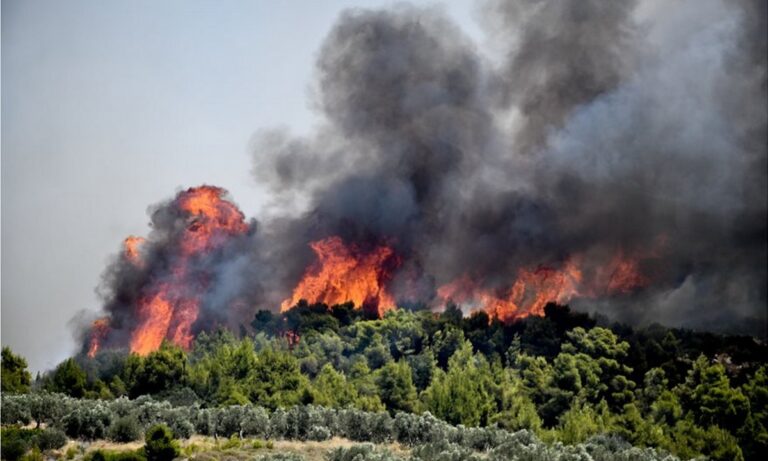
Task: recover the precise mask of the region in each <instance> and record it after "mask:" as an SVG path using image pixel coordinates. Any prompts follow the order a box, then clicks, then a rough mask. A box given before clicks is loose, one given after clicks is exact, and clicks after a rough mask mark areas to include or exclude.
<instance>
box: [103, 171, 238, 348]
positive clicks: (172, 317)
mask: <svg viewBox="0 0 768 461" xmlns="http://www.w3.org/2000/svg"><path fill="white" fill-rule="evenodd" d="M224 194H225V191H224V190H223V189H221V188H218V187H213V186H200V187H194V188H190V189H188V190H186V191H184V192H181V193H179V194H178V195H177V197H176V199H175V200H174V201H173V202H172V203H171V204H170V205H169V206H170V207H172V209H174V210H177V211H176V212H175V213H178V214H180V215H181V217H182V219H184V221H183V224H184V226H183V228H182V229H181V230H180V232H179V233H178V235H177V236H175V237H172V238H171V240H170V243H163V244H162V245H161V250H162V251H163V252H165V255H164V256H163V257H162V261H164V262H165V263H160V264H155V265H154V266H151V265H150V262H149V261H147V260H145V258H147V257H148V256H147V253H146V251H145V250H146V249H147V247H149V246H150V245H152V242H151V241H147V240H145V239H144V238H142V237H135V236H130V237H128V238H126V239H125V241H124V243H123V246H124V250H123V255H124V257H125V259H126V260H127V261H128V262H129V263H130V264H131V265H132V266H133V267H135V268H137V269H139V270H142V271H146V272H145V276H146V280H147V282H146V283H145V284H144V285H143V286H142V287H141V288H140V289H139V291H138V292H137V295H138V298H137V300H136V301H135V306H134V317H135V321H134V324H135V326H134V327H133V329H132V330H131V331H130V341H129V344H128V346H129V347H130V350H131V352H135V353H137V354H140V355H146V354H148V353H150V352H152V351H154V350H156V349H158V348H159V347H160V345H161V344H162V342H163V341H164V340H168V341H171V342H172V343H174V344H177V345H179V346H181V347H183V348H185V349H189V347H190V346H191V345H192V341H193V339H194V335H193V333H192V328H193V325H194V323H195V321H196V320H197V318H198V315H199V310H200V303H201V299H202V297H203V296H204V294H205V293H206V290H207V288H208V287H207V278H208V277H207V274H206V273H205V272H204V270H203V271H201V270H200V269H199V268H198V269H194V268H193V265H192V263H193V261H194V260H195V259H196V258H199V257H200V256H204V255H206V254H208V253H209V252H211V251H215V250H216V249H217V248H220V247H221V246H222V245H223V244H224V243H226V242H227V241H229V239H231V238H232V237H234V236H238V235H242V234H244V233H245V232H246V231H247V229H248V225H247V224H246V223H245V217H244V216H243V214H242V213H241V212H240V210H239V209H238V208H237V206H235V205H234V204H233V203H232V202H229V201H228V200H225V199H224V198H223V196H224ZM148 265H150V266H151V267H148ZM109 331H110V326H109V319H108V318H105V319H99V320H97V321H96V322H95V323H94V324H93V326H92V328H91V340H90V344H89V347H88V355H89V356H91V357H92V356H94V355H95V354H96V352H97V351H98V350H99V348H100V347H101V345H102V343H103V341H104V339H105V338H106V337H107V336H108V334H109Z"/></svg>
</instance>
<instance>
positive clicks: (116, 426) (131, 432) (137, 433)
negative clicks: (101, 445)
mask: <svg viewBox="0 0 768 461" xmlns="http://www.w3.org/2000/svg"><path fill="white" fill-rule="evenodd" d="M107 438H108V439H109V440H111V441H113V442H118V443H126V442H133V441H134V440H139V439H140V438H141V427H140V426H139V420H138V419H136V417H135V416H132V415H129V416H123V417H122V418H118V419H116V420H115V421H114V422H113V423H112V425H111V426H109V430H108V431H107Z"/></svg>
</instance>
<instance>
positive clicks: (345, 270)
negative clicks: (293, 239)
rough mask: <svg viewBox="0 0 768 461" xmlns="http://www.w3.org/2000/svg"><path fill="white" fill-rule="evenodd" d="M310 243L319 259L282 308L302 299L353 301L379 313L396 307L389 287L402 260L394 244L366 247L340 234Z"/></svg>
mask: <svg viewBox="0 0 768 461" xmlns="http://www.w3.org/2000/svg"><path fill="white" fill-rule="evenodd" d="M310 247H311V248H312V251H314V252H315V255H316V256H317V262H316V263H315V264H313V265H312V266H310V267H309V268H308V270H307V271H306V273H305V274H304V277H303V278H302V279H301V281H300V282H299V284H298V285H297V286H296V288H295V289H294V290H293V294H292V296H291V297H290V298H288V299H286V300H285V301H283V302H282V304H281V305H280V310H281V311H286V310H288V309H290V308H291V307H292V306H294V305H295V304H296V303H298V302H299V301H300V300H302V299H303V300H306V301H308V302H310V303H325V304H327V305H329V306H331V305H334V304H341V303H345V302H348V301H351V302H352V303H354V304H355V306H356V307H358V308H362V307H364V306H365V307H371V308H375V309H376V310H377V311H378V313H379V315H382V314H383V313H384V312H386V311H387V310H390V309H394V308H395V301H394V298H393V297H392V295H390V294H389V292H388V291H387V288H386V284H387V282H388V281H389V280H390V278H391V273H392V270H394V269H395V268H396V267H397V266H399V264H400V260H399V258H398V257H397V255H396V254H395V252H394V250H393V249H392V248H390V247H388V246H386V245H379V246H376V247H375V248H374V249H373V250H371V251H363V250H361V249H360V248H359V247H358V246H356V245H346V244H345V243H344V242H343V241H342V240H341V239H340V238H339V237H329V238H326V239H323V240H318V241H315V242H312V243H310Z"/></svg>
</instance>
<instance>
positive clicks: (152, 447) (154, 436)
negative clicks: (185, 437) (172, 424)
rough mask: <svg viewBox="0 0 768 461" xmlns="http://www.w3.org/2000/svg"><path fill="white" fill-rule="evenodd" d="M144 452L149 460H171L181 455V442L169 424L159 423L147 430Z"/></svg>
mask: <svg viewBox="0 0 768 461" xmlns="http://www.w3.org/2000/svg"><path fill="white" fill-rule="evenodd" d="M144 452H145V454H146V457H147V460H148V461H171V460H172V459H173V458H175V457H177V456H179V444H178V443H177V442H176V441H175V440H173V433H172V432H171V429H169V428H168V426H166V425H165V424H157V425H155V426H152V427H150V428H149V429H148V430H147V435H146V437H145V445H144Z"/></svg>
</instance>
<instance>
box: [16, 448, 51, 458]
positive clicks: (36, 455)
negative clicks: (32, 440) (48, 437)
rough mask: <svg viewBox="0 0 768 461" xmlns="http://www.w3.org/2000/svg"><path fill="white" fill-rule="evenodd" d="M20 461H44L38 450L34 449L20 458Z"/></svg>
mask: <svg viewBox="0 0 768 461" xmlns="http://www.w3.org/2000/svg"><path fill="white" fill-rule="evenodd" d="M21 461H45V458H43V454H42V453H40V449H39V448H37V447H34V448H33V449H32V451H30V452H29V453H27V454H26V455H24V456H22V457H21Z"/></svg>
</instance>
